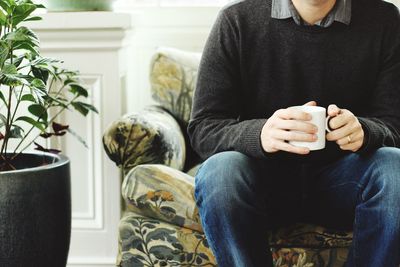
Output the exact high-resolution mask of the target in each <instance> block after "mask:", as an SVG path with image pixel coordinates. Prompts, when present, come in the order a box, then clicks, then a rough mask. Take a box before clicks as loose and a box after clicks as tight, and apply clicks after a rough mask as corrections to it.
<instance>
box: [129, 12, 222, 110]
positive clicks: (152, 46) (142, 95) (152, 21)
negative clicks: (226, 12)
mask: <svg viewBox="0 0 400 267" xmlns="http://www.w3.org/2000/svg"><path fill="white" fill-rule="evenodd" d="M219 9H220V8H218V7H200V8H193V7H192V8H190V7H181V8H141V9H138V10H136V11H135V12H134V14H133V17H134V21H133V25H134V30H133V36H132V46H131V52H130V53H131V55H130V57H129V58H130V60H129V64H130V66H129V67H130V70H129V73H130V77H129V78H128V88H127V93H126V95H127V102H126V103H127V104H126V108H125V111H127V112H132V111H137V110H140V109H142V108H143V107H144V106H146V105H149V104H151V103H152V100H151V96H150V85H149V80H148V77H149V68H150V59H151V56H152V55H153V54H154V52H155V50H156V48H157V47H158V46H170V47H175V48H179V49H184V50H188V51H201V50H202V48H203V46H204V43H205V41H206V39H207V36H208V34H209V31H210V28H211V26H212V24H213V23H214V20H215V18H216V16H217V13H218V11H219Z"/></svg>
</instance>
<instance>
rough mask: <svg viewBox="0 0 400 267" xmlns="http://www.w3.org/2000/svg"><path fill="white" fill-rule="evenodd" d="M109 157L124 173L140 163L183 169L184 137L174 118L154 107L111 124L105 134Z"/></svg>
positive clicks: (105, 144)
mask: <svg viewBox="0 0 400 267" xmlns="http://www.w3.org/2000/svg"><path fill="white" fill-rule="evenodd" d="M103 144H104V149H105V151H106V153H107V155H108V156H109V158H110V159H111V160H112V161H114V162H115V164H117V166H118V167H120V168H121V169H122V170H124V172H125V173H127V172H128V171H129V170H130V169H132V168H133V167H135V166H137V165H139V164H146V163H158V164H164V165H166V166H171V167H173V168H175V169H178V170H182V169H183V166H184V163H185V158H186V149H185V140H184V137H183V135H182V132H181V130H180V127H179V125H178V124H177V122H176V121H175V119H174V118H173V117H172V116H171V115H169V114H168V113H167V112H166V111H164V110H163V109H161V108H160V107H156V106H152V107H148V108H146V109H144V110H143V111H141V112H138V113H134V114H129V115H126V116H124V117H122V118H120V119H118V120H117V121H115V122H114V123H112V124H111V125H110V126H109V127H108V128H107V130H106V132H105V133H104V135H103Z"/></svg>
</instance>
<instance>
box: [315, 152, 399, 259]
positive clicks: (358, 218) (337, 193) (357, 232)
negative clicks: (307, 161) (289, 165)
mask: <svg viewBox="0 0 400 267" xmlns="http://www.w3.org/2000/svg"><path fill="white" fill-rule="evenodd" d="M313 179H314V181H313V182H312V183H310V184H311V188H310V193H309V195H310V202H309V203H308V204H309V205H308V209H309V210H311V211H312V212H314V215H315V216H314V217H315V219H316V220H318V222H317V223H322V224H328V225H330V226H333V227H337V226H340V225H342V226H343V227H347V226H349V225H350V224H351V223H353V232H354V236H353V243H352V247H351V249H350V253H349V256H348V260H347V265H346V266H352V267H395V266H396V267H397V266H399V263H400V149H397V148H380V149H378V150H376V151H375V152H374V153H372V154H370V155H364V156H360V155H358V154H355V153H352V154H350V155H348V156H346V157H344V158H343V159H341V160H339V161H337V162H335V163H334V164H332V165H330V166H327V167H325V168H323V169H321V170H320V172H319V173H317V174H316V175H315V176H314V178H313ZM311 217H312V216H311Z"/></svg>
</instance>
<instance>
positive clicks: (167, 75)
mask: <svg viewBox="0 0 400 267" xmlns="http://www.w3.org/2000/svg"><path fill="white" fill-rule="evenodd" d="M200 58H201V53H193V52H186V51H181V50H178V49H174V48H166V47H160V48H158V50H157V52H156V53H155V55H154V56H153V58H152V60H151V66H150V84H151V92H152V97H153V99H154V100H155V101H157V102H158V103H159V104H160V105H161V106H163V107H164V108H165V109H167V110H168V111H169V112H171V113H172V114H173V115H174V117H175V118H176V119H177V120H178V121H179V122H180V123H182V124H183V125H186V124H187V123H188V121H189V117H190V112H191V108H192V97H193V92H194V89H195V85H196V79H197V71H198V68H199V65H200Z"/></svg>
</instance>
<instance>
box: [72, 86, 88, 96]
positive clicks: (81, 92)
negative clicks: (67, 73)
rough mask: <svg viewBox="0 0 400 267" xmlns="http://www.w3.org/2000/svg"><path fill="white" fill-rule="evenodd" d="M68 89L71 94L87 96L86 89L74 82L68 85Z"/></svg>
mask: <svg viewBox="0 0 400 267" xmlns="http://www.w3.org/2000/svg"><path fill="white" fill-rule="evenodd" d="M69 86H70V89H69V91H70V92H71V93H73V94H76V95H78V96H84V97H88V95H89V94H88V91H87V90H86V89H85V88H83V87H82V86H80V85H79V84H76V83H72V84H70V85H69Z"/></svg>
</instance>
